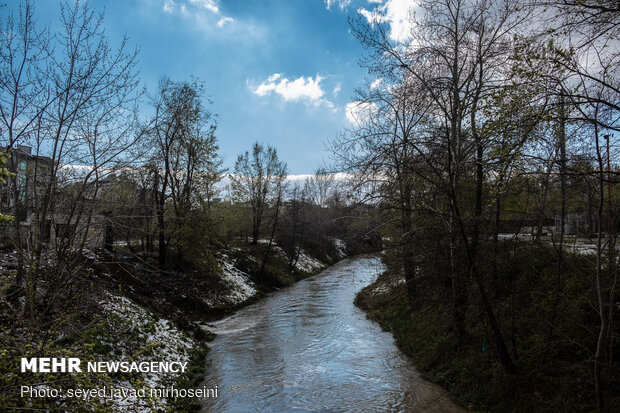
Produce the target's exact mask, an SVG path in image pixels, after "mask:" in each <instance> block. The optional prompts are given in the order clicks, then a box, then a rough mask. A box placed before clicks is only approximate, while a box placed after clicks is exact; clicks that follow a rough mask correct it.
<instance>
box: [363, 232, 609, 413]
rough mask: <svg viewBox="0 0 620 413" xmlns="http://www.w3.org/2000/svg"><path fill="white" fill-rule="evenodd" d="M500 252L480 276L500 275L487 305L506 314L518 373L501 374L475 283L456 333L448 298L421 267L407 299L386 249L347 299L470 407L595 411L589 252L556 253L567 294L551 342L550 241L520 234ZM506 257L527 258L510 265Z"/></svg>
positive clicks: (594, 326)
mask: <svg viewBox="0 0 620 413" xmlns="http://www.w3.org/2000/svg"><path fill="white" fill-rule="evenodd" d="M503 257H504V256H503V255H502V257H498V258H503ZM508 257H509V258H508V259H503V260H498V268H499V271H500V274H501V276H500V278H499V279H498V280H496V281H493V278H492V275H491V273H490V269H489V271H488V273H487V272H486V270H487V269H485V268H483V271H485V273H484V276H485V277H488V278H487V279H486V281H487V282H488V283H491V282H496V283H500V285H501V288H498V287H495V288H494V289H495V290H497V291H499V293H497V294H495V296H493V297H492V300H493V307H494V311H495V313H496V315H497V316H498V319H500V320H504V322H503V324H502V325H501V328H502V330H503V332H504V334H505V337H506V339H507V341H508V346H509V351H510V352H511V355H512V356H513V357H514V359H515V361H516V364H517V368H518V375H516V376H507V375H506V374H505V372H504V370H503V369H502V367H501V365H500V363H499V360H498V357H497V354H496V352H495V348H494V344H493V340H492V339H491V334H490V331H489V328H488V326H487V323H486V318H485V316H484V314H483V313H482V312H481V311H480V309H479V308H480V307H479V302H478V298H477V295H476V290H473V289H472V291H471V293H470V297H469V303H470V305H469V307H468V308H467V313H466V319H467V337H466V338H465V339H464V340H462V341H461V342H460V343H459V341H458V340H457V338H456V335H455V332H454V328H453V318H452V308H451V307H449V306H448V305H446V304H442V303H446V302H449V300H447V299H446V297H444V296H441V295H440V294H441V293H440V292H439V291H440V289H438V288H433V285H432V283H431V282H430V281H428V279H429V278H432V277H426V278H424V277H420V281H419V282H420V284H419V285H418V291H419V297H418V306H417V307H416V308H415V309H413V308H412V307H411V306H410V304H409V300H408V297H407V289H406V284H405V283H404V279H403V277H402V273H401V272H400V270H399V269H398V265H397V262H395V261H394V260H392V257H390V256H389V254H388V256H387V257H386V259H385V261H386V263H387V265H388V270H387V271H385V272H384V273H382V274H381V275H380V276H379V277H378V279H377V280H376V281H375V282H374V283H373V284H371V285H369V286H368V287H366V288H364V289H363V290H362V291H361V292H360V293H359V294H358V295H357V296H356V298H355V303H356V305H357V306H358V307H360V308H361V309H363V310H364V311H365V312H366V314H367V316H368V317H369V318H370V319H372V320H374V321H376V322H378V323H379V324H380V325H381V327H382V328H383V329H384V330H387V331H390V332H391V333H392V334H393V336H394V337H395V339H396V343H397V345H398V347H399V348H400V349H401V350H402V351H403V352H404V353H405V354H407V355H408V356H410V357H411V358H412V360H413V361H414V364H415V366H416V368H418V369H419V371H420V372H422V374H423V375H424V377H426V378H427V379H429V380H430V381H432V382H434V383H437V384H438V385H440V386H442V387H443V388H445V389H446V390H447V391H448V392H449V393H450V395H451V397H452V398H453V399H454V400H455V401H457V402H458V403H459V404H461V405H462V406H465V407H467V408H468V409H469V410H471V411H491V412H523V411H532V412H557V411H570V412H572V411H594V410H595V408H596V406H595V400H593V399H592V397H591V395H592V392H593V383H592V361H591V355H592V354H593V353H591V351H592V349H593V348H594V347H595V344H596V334H595V333H596V332H597V331H598V330H597V319H596V317H593V314H592V313H593V312H592V307H591V303H593V302H595V300H596V298H595V297H594V291H593V290H592V288H591V284H590V281H589V280H591V279H592V278H591V277H592V269H593V262H592V257H590V256H588V255H583V254H573V253H568V252H567V253H566V254H565V256H564V260H565V261H564V265H563V271H562V278H561V290H560V294H561V295H562V296H563V297H573V299H572V300H570V301H566V302H565V303H564V302H563V303H562V304H561V307H560V308H558V310H557V311H558V314H561V315H562V316H560V317H558V318H557V319H556V320H557V321H556V323H555V324H554V330H553V336H552V341H551V343H550V342H549V325H550V324H549V319H550V317H551V314H552V309H553V305H554V302H555V298H554V297H555V295H554V291H555V286H556V283H557V274H556V273H555V271H554V269H555V268H557V253H556V251H555V250H554V249H553V248H552V247H551V246H548V245H527V244H523V245H519V246H518V247H517V248H514V249H511V254H509V255H508ZM514 262H528V263H529V264H530V265H529V267H528V268H527V269H526V270H523V271H515V268H518V267H517V266H516V265H514ZM515 303H518V305H519V308H520V309H521V310H520V311H518V312H517V311H516V310H515V308H516V307H515ZM568 315H570V317H568ZM506 320H508V321H506ZM613 380H615V381H616V382H617V378H615V379H613ZM609 395H610V398H609V406H618V405H619V404H618V403H619V401H620V400H618V394H614V393H613V392H611V391H610V393H609Z"/></svg>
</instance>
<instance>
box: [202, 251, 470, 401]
mask: <svg viewBox="0 0 620 413" xmlns="http://www.w3.org/2000/svg"><path fill="white" fill-rule="evenodd" d="M382 268H383V267H382V264H381V262H380V260H379V259H378V258H375V257H358V258H353V259H347V260H344V261H341V262H340V263H338V264H336V265H335V266H333V267H331V268H329V269H327V270H326V271H323V272H322V273H321V274H319V275H318V276H316V277H313V278H311V279H308V280H304V281H301V282H299V283H297V284H296V285H294V286H292V287H291V288H287V289H284V290H282V291H279V292H277V293H274V294H272V295H270V296H269V297H268V298H267V299H265V300H263V301H261V302H259V303H256V304H254V305H251V306H249V307H246V308H245V309H243V310H241V311H239V312H238V313H236V314H235V315H233V316H231V317H229V318H227V319H224V320H221V321H219V322H217V323H214V325H213V329H214V331H215V332H216V333H217V334H218V336H217V338H216V339H215V341H214V342H213V343H212V349H211V352H210V353H209V357H208V358H209V361H208V368H207V376H206V378H205V383H204V384H205V385H207V386H209V387H214V386H216V385H217V386H218V396H219V397H218V398H217V399H207V400H205V401H204V410H205V411H209V412H253V411H273V412H350V411H354V412H377V411H385V412H416V411H420V412H461V411H463V410H462V409H460V408H459V407H457V406H455V405H454V404H452V403H451V402H450V401H449V400H448V399H447V398H446V396H445V395H444V392H443V390H442V389H440V388H438V387H436V386H433V385H431V384H430V383H428V382H425V381H424V380H422V379H421V378H420V376H419V374H418V373H417V372H416V370H415V369H414V368H413V366H412V365H411V363H410V362H409V360H407V359H406V358H405V356H403V355H402V354H401V353H400V352H399V350H398V349H397V348H396V346H395V344H394V340H393V338H392V336H391V335H390V334H389V333H387V332H383V331H381V329H380V327H379V326H378V325H377V324H375V323H373V322H371V321H369V320H367V319H366V317H365V314H364V313H363V312H362V311H361V310H359V309H358V308H356V307H355V306H354V305H353V299H354V297H355V294H356V293H357V292H358V291H359V290H360V289H361V288H362V287H364V286H366V285H368V284H370V283H371V282H372V281H373V280H374V279H375V278H376V277H377V275H378V273H379V272H380V271H381V270H382Z"/></svg>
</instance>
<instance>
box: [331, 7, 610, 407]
mask: <svg viewBox="0 0 620 413" xmlns="http://www.w3.org/2000/svg"><path fill="white" fill-rule="evenodd" d="M418 3H419V7H418V8H416V14H415V16H411V18H410V32H409V33H408V36H405V37H403V36H402V35H401V36H397V34H395V33H392V32H391V31H390V30H391V29H390V24H389V23H390V19H389V17H388V16H385V15H382V14H381V12H378V13H375V14H369V15H366V16H364V17H360V18H359V20H353V21H352V22H351V24H352V29H353V32H354V33H355V34H356V35H357V36H358V38H359V39H360V40H361V42H362V43H363V44H364V45H365V46H366V47H367V48H368V50H369V53H368V55H367V57H366V58H365V59H364V60H363V63H364V64H365V65H366V66H367V67H368V68H369V71H370V73H371V74H372V75H374V76H375V80H374V81H373V82H372V83H370V82H369V87H368V88H367V89H363V90H360V91H359V93H358V98H357V100H356V102H354V104H355V105H354V106H353V109H355V111H354V113H355V115H356V116H357V127H355V128H353V129H352V130H350V131H348V132H346V133H344V134H343V135H342V136H341V137H339V138H338V139H335V140H334V148H337V150H335V151H334V152H335V153H336V156H337V158H338V164H339V165H340V168H342V169H344V170H347V171H349V173H350V175H351V176H354V177H356V178H357V182H358V186H359V188H365V190H364V191H360V193H363V194H364V195H367V196H366V197H365V198H366V199H362V200H361V201H370V202H373V203H374V204H375V205H379V206H380V207H381V211H382V214H383V219H381V222H383V229H382V231H383V234H384V236H386V237H388V238H389V239H391V241H392V244H393V248H394V250H393V251H392V252H391V258H390V261H389V263H390V271H389V273H387V274H385V275H384V276H383V278H382V280H380V281H379V285H384V284H385V283H386V282H388V280H389V279H391V278H394V279H395V281H394V282H393V283H392V284H388V286H387V287H386V288H387V289H388V290H389V291H390V292H389V293H383V292H382V291H383V289H381V288H378V289H377V290H373V289H372V288H370V289H368V290H366V291H365V292H364V293H362V295H360V297H359V298H358V302H359V304H360V305H362V306H363V307H364V308H367V309H368V310H369V311H370V315H371V316H372V317H374V318H377V319H379V320H380V321H381V322H382V324H383V325H384V326H386V328H391V329H393V331H394V332H395V334H396V335H397V337H398V339H399V343H400V344H401V345H402V346H403V347H404V348H405V350H406V351H407V352H408V353H409V354H412V355H413V356H414V357H416V358H417V359H418V360H419V361H420V363H421V365H422V367H423V369H424V370H426V371H428V372H429V373H430V374H431V375H432V377H433V378H435V379H436V380H438V381H440V382H442V383H443V384H445V385H446V386H447V387H448V388H449V389H450V390H452V391H453V392H454V394H455V396H456V397H458V398H459V400H462V401H464V402H467V404H469V403H472V406H473V407H474V408H475V409H483V410H486V409H490V410H496V411H528V410H534V411H538V410H541V411H556V410H567V411H579V410H586V411H588V410H598V411H614V410H616V409H617V408H618V400H617V394H616V393H617V392H616V391H615V389H616V388H617V387H618V376H617V374H616V372H617V371H618V355H619V354H618V352H619V350H620V347H619V346H618V332H619V330H618V327H617V325H618V322H617V315H618V311H619V308H618V306H617V301H618V298H617V293H616V286H617V282H618V254H617V249H616V237H617V233H618V206H619V203H618V194H617V188H616V185H615V183H616V182H617V174H618V169H617V147H616V145H617V133H618V131H619V130H620V129H619V128H620V125H619V124H618V120H619V119H620V117H619V115H620V110H619V108H618V99H619V98H620V88H619V85H620V78H619V77H618V73H619V72H618V65H619V64H620V51H619V49H618V44H619V40H620V9H618V6H617V4H616V2H610V1H604V0H602V1H601V0H592V1H590V0H586V1H576V2H572V1H531V2H523V1H512V0H502V1H494V2H486V1H473V0H442V1H421V2H418ZM573 251H577V252H579V253H580V254H582V255H574V254H573ZM401 277H402V278H401ZM401 280H404V284H401V283H400V281H401ZM390 285H391V287H390ZM384 287H385V285H384ZM373 291H375V292H376V294H373ZM377 291H378V292H377ZM481 349H482V351H481Z"/></svg>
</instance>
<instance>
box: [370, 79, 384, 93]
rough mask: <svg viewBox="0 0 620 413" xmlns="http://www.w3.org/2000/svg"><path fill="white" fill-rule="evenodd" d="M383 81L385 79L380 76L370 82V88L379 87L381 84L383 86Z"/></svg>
mask: <svg viewBox="0 0 620 413" xmlns="http://www.w3.org/2000/svg"><path fill="white" fill-rule="evenodd" d="M382 81H383V79H382V78H380V77H378V78H377V79H376V80H375V81H374V82H372V83H371V84H370V90H374V89H377V88H378V87H379V86H381V82H382Z"/></svg>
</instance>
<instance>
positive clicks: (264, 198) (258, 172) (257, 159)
mask: <svg viewBox="0 0 620 413" xmlns="http://www.w3.org/2000/svg"><path fill="white" fill-rule="evenodd" d="M286 175H287V171H286V163H284V162H282V161H280V160H279V159H278V153H277V151H276V149H275V148H273V147H271V146H267V147H266V148H265V146H263V145H261V144H259V143H258V142H257V143H255V144H254V145H253V146H252V152H251V153H250V152H247V151H246V152H244V153H242V154H241V155H239V156H238V157H237V162H235V171H234V174H232V175H230V178H231V186H232V190H233V195H234V197H235V199H236V200H238V201H240V202H248V203H249V204H250V216H249V219H250V221H251V223H252V244H254V245H257V244H258V239H259V236H260V233H261V229H262V224H263V219H264V217H265V214H266V212H267V209H268V207H269V205H270V204H274V205H278V207H279V203H280V202H281V198H282V189H283V185H284V183H285V179H286Z"/></svg>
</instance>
